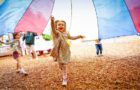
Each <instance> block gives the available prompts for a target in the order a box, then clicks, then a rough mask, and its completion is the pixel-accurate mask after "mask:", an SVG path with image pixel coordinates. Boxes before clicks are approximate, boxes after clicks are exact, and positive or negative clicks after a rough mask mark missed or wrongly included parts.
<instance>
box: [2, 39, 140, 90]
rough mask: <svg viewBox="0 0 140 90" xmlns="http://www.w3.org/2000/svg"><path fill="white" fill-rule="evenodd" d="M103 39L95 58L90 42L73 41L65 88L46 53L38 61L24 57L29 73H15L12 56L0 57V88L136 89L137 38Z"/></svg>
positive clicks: (139, 79) (139, 68) (139, 76)
mask: <svg viewBox="0 0 140 90" xmlns="http://www.w3.org/2000/svg"><path fill="white" fill-rule="evenodd" d="M102 42H103V56H102V57H97V56H96V54H95V46H94V44H93V43H91V42H90V43H88V42H87V43H81V44H77V43H72V44H71V52H72V57H71V62H70V63H69V64H68V78H69V82H68V85H67V87H63V86H61V73H60V70H59V69H58V65H57V63H56V62H54V61H53V60H52V58H51V57H50V56H49V55H44V56H39V60H28V58H27V56H24V57H23V60H22V63H23V66H24V68H25V69H26V71H27V72H28V74H29V75H28V76H26V77H23V76H21V75H19V74H17V73H15V70H16V62H15V61H14V60H13V59H12V57H11V56H6V57H0V90H20V89H22V90H139V89H140V37H138V36H128V37H120V38H114V39H107V40H104V41H102Z"/></svg>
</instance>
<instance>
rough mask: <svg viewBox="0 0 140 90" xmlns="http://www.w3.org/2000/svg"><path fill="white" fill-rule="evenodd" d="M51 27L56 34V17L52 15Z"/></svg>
mask: <svg viewBox="0 0 140 90" xmlns="http://www.w3.org/2000/svg"><path fill="white" fill-rule="evenodd" d="M51 28H52V32H53V33H54V34H55V35H56V34H57V32H56V28H55V22H54V17H53V16H51Z"/></svg>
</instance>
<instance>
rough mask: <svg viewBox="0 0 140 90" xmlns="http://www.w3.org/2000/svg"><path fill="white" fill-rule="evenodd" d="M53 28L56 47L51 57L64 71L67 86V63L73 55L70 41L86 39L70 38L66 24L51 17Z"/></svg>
mask: <svg viewBox="0 0 140 90" xmlns="http://www.w3.org/2000/svg"><path fill="white" fill-rule="evenodd" d="M51 27H52V37H53V42H54V47H53V49H52V52H51V54H50V55H51V56H52V57H53V58H54V59H55V61H57V62H58V63H59V68H60V69H61V71H62V79H63V80H62V85H64V86H66V85H67V81H68V79H67V63H68V62H69V61H70V54H71V52H70V47H69V43H68V39H71V40H75V39H79V38H84V36H82V35H79V36H75V37H72V36H70V35H69V34H68V32H66V22H65V21H61V20H56V21H55V20H54V17H51Z"/></svg>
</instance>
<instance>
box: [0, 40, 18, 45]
mask: <svg viewBox="0 0 140 90" xmlns="http://www.w3.org/2000/svg"><path fill="white" fill-rule="evenodd" d="M15 42H16V41H15V40H14V41H11V42H6V43H5V42H1V43H3V44H6V45H10V44H13V43H15Z"/></svg>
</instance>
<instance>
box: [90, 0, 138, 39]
mask: <svg viewBox="0 0 140 90" xmlns="http://www.w3.org/2000/svg"><path fill="white" fill-rule="evenodd" d="M92 1H93V4H94V6H95V9H96V13H97V19H98V29H99V38H111V37H116V36H125V35H135V34H137V32H138V33H140V0H105V1H104V0H92Z"/></svg>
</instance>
